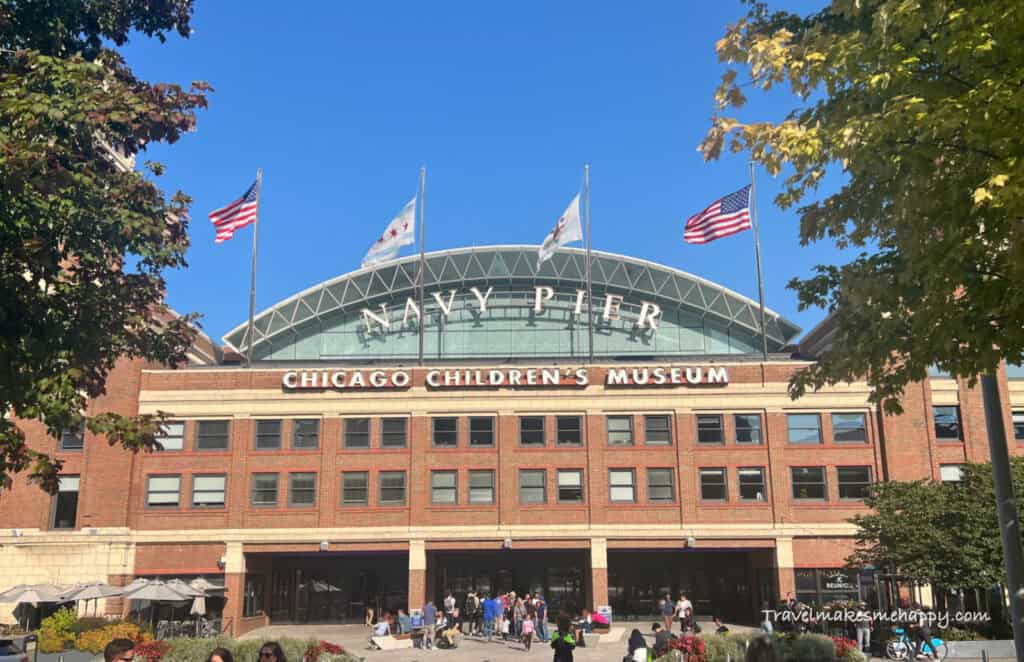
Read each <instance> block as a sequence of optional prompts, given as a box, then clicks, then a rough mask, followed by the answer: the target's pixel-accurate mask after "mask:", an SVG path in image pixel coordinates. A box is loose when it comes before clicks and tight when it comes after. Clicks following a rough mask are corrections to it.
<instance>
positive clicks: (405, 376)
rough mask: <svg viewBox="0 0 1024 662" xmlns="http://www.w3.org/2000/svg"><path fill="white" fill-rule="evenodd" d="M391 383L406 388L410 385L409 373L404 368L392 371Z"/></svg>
mask: <svg viewBox="0 0 1024 662" xmlns="http://www.w3.org/2000/svg"><path fill="white" fill-rule="evenodd" d="M391 383H392V384H393V385H394V386H396V387H398V388H405V387H406V386H408V385H409V373H407V372H406V371H404V370H399V371H397V372H393V373H391Z"/></svg>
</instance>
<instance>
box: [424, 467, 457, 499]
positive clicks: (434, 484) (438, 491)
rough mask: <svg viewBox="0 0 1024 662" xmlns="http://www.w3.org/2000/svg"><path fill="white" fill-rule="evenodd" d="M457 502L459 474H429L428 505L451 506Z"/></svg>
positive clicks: (438, 472) (440, 472)
mask: <svg viewBox="0 0 1024 662" xmlns="http://www.w3.org/2000/svg"><path fill="white" fill-rule="evenodd" d="M458 502H459V474H458V472H456V471H431V472H430V503H432V504H434V505H439V506H453V505H455V504H457V503H458Z"/></svg>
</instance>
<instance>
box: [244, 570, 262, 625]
mask: <svg viewBox="0 0 1024 662" xmlns="http://www.w3.org/2000/svg"><path fill="white" fill-rule="evenodd" d="M263 586H264V580H263V577H262V576H260V575H252V574H249V575H247V576H246V578H245V595H244V596H242V616H243V617H245V618H249V617H250V616H262V615H263V613H264V612H263Z"/></svg>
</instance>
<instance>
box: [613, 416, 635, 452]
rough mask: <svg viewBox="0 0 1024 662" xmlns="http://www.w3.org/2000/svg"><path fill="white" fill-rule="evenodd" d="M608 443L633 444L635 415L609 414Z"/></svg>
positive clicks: (616, 444) (614, 444) (617, 444)
mask: <svg viewBox="0 0 1024 662" xmlns="http://www.w3.org/2000/svg"><path fill="white" fill-rule="evenodd" d="M608 445H609V446H632V445H633V417H632V416H609V417H608Z"/></svg>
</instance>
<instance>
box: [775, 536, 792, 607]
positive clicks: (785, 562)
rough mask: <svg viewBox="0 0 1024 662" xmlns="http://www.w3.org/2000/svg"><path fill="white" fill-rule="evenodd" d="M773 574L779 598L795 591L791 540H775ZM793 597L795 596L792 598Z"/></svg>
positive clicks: (789, 538)
mask: <svg viewBox="0 0 1024 662" xmlns="http://www.w3.org/2000/svg"><path fill="white" fill-rule="evenodd" d="M775 572H776V578H777V580H778V587H779V598H784V597H786V594H787V593H789V592H791V591H792V592H794V593H795V591H796V574H795V572H794V570H793V538H791V537H787V538H776V539H775ZM794 597H795V596H794Z"/></svg>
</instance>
